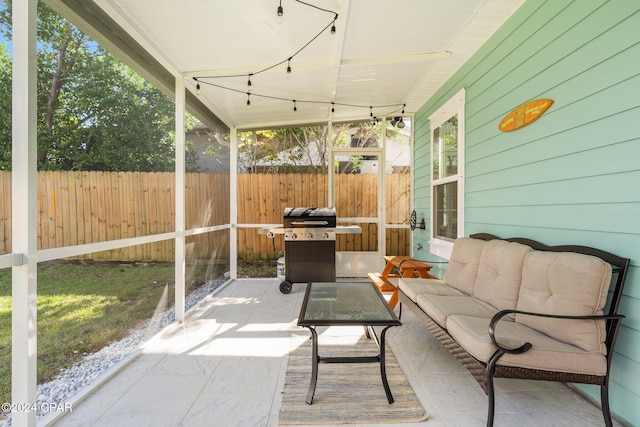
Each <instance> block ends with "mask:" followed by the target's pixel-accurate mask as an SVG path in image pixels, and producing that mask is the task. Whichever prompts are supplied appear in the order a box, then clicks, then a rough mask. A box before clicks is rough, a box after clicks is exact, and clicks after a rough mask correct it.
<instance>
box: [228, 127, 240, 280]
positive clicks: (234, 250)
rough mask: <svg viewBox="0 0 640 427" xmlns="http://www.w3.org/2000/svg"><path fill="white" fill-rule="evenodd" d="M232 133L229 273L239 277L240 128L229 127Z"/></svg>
mask: <svg viewBox="0 0 640 427" xmlns="http://www.w3.org/2000/svg"><path fill="white" fill-rule="evenodd" d="M229 132H230V133H231V136H230V138H229V139H230V143H231V159H230V163H229V169H230V173H231V175H230V177H229V210H230V212H229V219H230V222H231V224H230V226H231V229H230V230H229V240H230V242H229V252H230V254H231V255H230V256H231V260H230V265H229V268H230V269H231V271H230V272H229V275H230V277H231V278H232V279H237V278H238V130H237V129H236V127H235V126H234V127H232V128H231V129H229Z"/></svg>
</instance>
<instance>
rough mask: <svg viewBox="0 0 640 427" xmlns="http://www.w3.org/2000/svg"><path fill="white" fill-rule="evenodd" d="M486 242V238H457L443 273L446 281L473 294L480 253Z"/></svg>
mask: <svg viewBox="0 0 640 427" xmlns="http://www.w3.org/2000/svg"><path fill="white" fill-rule="evenodd" d="M486 243H487V242H486V241H484V240H479V239H471V238H468V237H459V238H457V239H456V241H455V242H454V244H453V250H452V252H451V258H450V259H449V265H448V267H447V270H446V271H445V272H444V275H443V279H444V281H445V282H446V283H447V284H448V285H451V286H453V287H454V288H456V289H458V290H460V291H462V292H464V293H466V294H469V295H471V294H473V287H474V284H475V282H476V276H477V275H478V264H479V262H480V255H481V253H482V248H483V247H484V245H485V244H486Z"/></svg>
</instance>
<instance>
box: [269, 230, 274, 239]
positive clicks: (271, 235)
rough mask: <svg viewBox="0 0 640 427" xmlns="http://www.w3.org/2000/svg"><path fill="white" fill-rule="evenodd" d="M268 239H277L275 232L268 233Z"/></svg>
mask: <svg viewBox="0 0 640 427" xmlns="http://www.w3.org/2000/svg"><path fill="white" fill-rule="evenodd" d="M267 237H268V238H269V239H273V238H274V237H275V234H273V232H272V231H270V232H268V233H267Z"/></svg>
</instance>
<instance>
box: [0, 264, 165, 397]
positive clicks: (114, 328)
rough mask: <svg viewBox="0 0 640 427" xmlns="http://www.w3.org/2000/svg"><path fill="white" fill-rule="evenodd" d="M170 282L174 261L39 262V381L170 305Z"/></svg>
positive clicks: (0, 379) (1, 342) (1, 389)
mask: <svg viewBox="0 0 640 427" xmlns="http://www.w3.org/2000/svg"><path fill="white" fill-rule="evenodd" d="M173 282H174V266H173V263H167V264H160V263H158V264H143V265H136V264H112V263H95V264H78V263H65V262H59V263H54V264H50V265H43V266H40V267H39V268H38V304H37V305H38V383H43V382H46V381H48V380H51V379H53V378H55V377H56V375H57V374H58V372H59V371H60V369H62V368H65V367H69V366H71V365H73V364H74V363H76V362H78V361H79V360H80V358H81V357H82V354H83V353H85V352H94V351H98V350H100V349H102V348H103V347H105V346H106V345H109V344H110V343H112V342H115V341H118V340H120V339H122V338H124V337H125V336H126V335H127V334H128V331H129V330H130V329H133V328H136V327H138V326H140V325H141V323H142V322H143V321H145V320H147V319H150V318H151V317H152V315H153V313H154V311H155V310H157V309H158V310H165V309H166V308H169V307H170V306H172V305H173V300H174V290H173ZM0 401H2V402H10V401H11V270H10V269H7V270H0Z"/></svg>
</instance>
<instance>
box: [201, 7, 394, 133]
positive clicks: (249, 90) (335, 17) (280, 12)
mask: <svg viewBox="0 0 640 427" xmlns="http://www.w3.org/2000/svg"><path fill="white" fill-rule="evenodd" d="M293 1H296V2H298V3H300V4H301V5H304V6H307V7H311V8H314V9H317V10H320V11H322V12H326V13H330V14H332V15H333V19H332V20H331V21H330V22H329V23H328V24H327V25H326V26H325V27H324V28H322V30H320V32H318V34H316V35H315V36H314V37H313V38H312V39H311V40H309V41H308V42H307V43H306V44H305V45H303V46H302V47H301V48H300V49H298V50H297V51H296V52H295V53H294V54H293V55H291V56H289V57H288V58H287V59H285V60H282V61H280V62H278V63H277V64H273V65H271V66H268V67H266V68H263V69H260V70H258V71H254V72H252V73H244V74H232V75H219V76H208V77H207V76H203V77H193V80H195V81H196V94H198V95H200V94H201V89H200V84H201V83H202V84H207V85H210V86H215V87H218V88H221V89H226V90H229V91H233V92H240V93H246V95H247V103H246V108H247V109H250V108H251V99H250V98H251V95H253V96H259V97H263V98H269V99H274V100H281V101H288V102H293V112H294V113H297V111H298V107H297V103H298V102H303V103H313V104H331V115H333V114H334V113H335V106H336V105H340V106H346V107H355V108H366V107H367V106H366V105H358V104H348V103H337V102H335V101H334V102H325V101H311V100H297V101H296V100H295V99H287V98H281V97H277V96H269V95H264V94H257V93H254V92H253V91H252V89H253V88H252V86H253V85H252V82H251V77H253V76H254V75H256V74H260V73H264V72H266V71H269V70H271V69H273V68H276V67H278V66H279V65H281V64H284V63H285V62H286V63H287V69H286V70H287V78H291V77H292V69H291V61H292V60H293V58H295V56H296V55H298V54H299V53H300V52H302V51H303V50H304V49H305V48H307V47H308V46H309V45H310V44H311V43H312V42H313V41H314V40H316V39H317V38H318V37H319V36H320V35H321V34H322V33H323V32H325V31H326V30H327V29H329V31H330V33H329V37H330V38H331V40H334V39H335V36H336V21H337V20H338V14H337V13H335V12H333V11H330V10H327V9H323V8H321V7H318V6H315V5H312V4H310V3H306V2H304V1H302V0H293ZM276 13H277V20H278V22H282V21H283V19H284V9H283V7H282V0H280V1H279V4H278V8H277V9H276ZM233 77H247V91H246V92H243V91H241V90H237V89H234V88H230V87H226V86H223V85H218V84H214V83H211V82H207V81H205V80H202V79H219V78H233ZM400 105H402V114H404V108H405V107H406V104H388V105H376V106H375V108H391V107H393V108H395V109H394V110H393V111H391V112H389V113H388V114H393V113H397V111H398V110H399V108H398V107H399V106H400ZM368 107H369V117H371V118H374V117H373V108H374V106H372V105H370V106H368ZM388 114H387V115H388ZM374 119H375V120H376V122H377V120H378V118H377V117H375V118H374Z"/></svg>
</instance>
